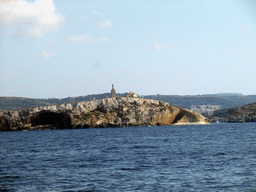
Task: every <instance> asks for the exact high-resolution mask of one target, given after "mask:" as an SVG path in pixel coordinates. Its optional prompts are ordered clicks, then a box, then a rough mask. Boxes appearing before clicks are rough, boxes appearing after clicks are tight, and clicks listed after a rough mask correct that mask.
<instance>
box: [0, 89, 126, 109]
mask: <svg viewBox="0 0 256 192" xmlns="http://www.w3.org/2000/svg"><path fill="white" fill-rule="evenodd" d="M116 95H117V96H119V97H122V96H125V95H128V93H119V94H116ZM106 97H110V93H102V94H95V95H87V96H79V97H67V98H49V99H32V98H25V97H0V111H4V110H13V109H21V108H26V107H38V106H46V105H52V104H63V103H71V102H77V101H89V100H93V99H103V98H106Z"/></svg>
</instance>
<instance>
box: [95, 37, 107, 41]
mask: <svg viewBox="0 0 256 192" xmlns="http://www.w3.org/2000/svg"><path fill="white" fill-rule="evenodd" d="M96 41H109V38H108V37H102V38H99V39H96Z"/></svg>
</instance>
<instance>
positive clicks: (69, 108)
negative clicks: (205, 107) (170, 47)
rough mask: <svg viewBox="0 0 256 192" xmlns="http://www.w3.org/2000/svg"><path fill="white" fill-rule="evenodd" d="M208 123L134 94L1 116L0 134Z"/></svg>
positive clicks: (44, 107) (43, 107)
mask: <svg viewBox="0 0 256 192" xmlns="http://www.w3.org/2000/svg"><path fill="white" fill-rule="evenodd" d="M209 123H210V122H209V120H208V119H207V118H205V117H204V116H202V115H200V114H198V113H196V112H194V111H190V110H188V109H183V108H178V107H175V106H172V105H170V104H168V103H166V102H163V101H158V100H153V99H144V98H140V97H138V95H137V94H135V93H133V92H130V93H129V95H127V96H125V97H114V98H105V99H101V100H91V101H81V102H76V103H66V104H61V105H49V106H40V107H33V108H25V109H20V110H13V111H4V112H1V113H0V130H1V131H15V130H41V129H67V128H94V127H128V126H148V125H150V126H154V125H179V124H209Z"/></svg>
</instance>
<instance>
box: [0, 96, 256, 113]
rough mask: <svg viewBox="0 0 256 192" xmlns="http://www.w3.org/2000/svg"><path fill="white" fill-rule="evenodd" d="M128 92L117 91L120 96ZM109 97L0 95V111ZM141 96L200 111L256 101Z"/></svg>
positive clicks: (249, 97)
mask: <svg viewBox="0 0 256 192" xmlns="http://www.w3.org/2000/svg"><path fill="white" fill-rule="evenodd" d="M125 95H128V93H119V94H118V93H117V96H119V97H122V96H125ZM106 97H110V93H103V94H95V95H87V96H79V97H67V98H61V99H59V98H50V99H32V98H23V97H0V111H3V110H13V109H20V108H26V107H37V106H45V105H51V104H62V103H70V102H77V101H88V100H93V99H103V98H106ZM143 98H147V99H155V100H161V101H165V102H167V103H169V104H171V105H174V106H177V107H183V108H188V109H193V110H194V109H195V111H198V112H200V113H202V112H205V111H203V108H205V110H206V111H213V110H216V109H223V108H232V107H239V106H242V105H246V104H249V103H255V102H256V95H247V96H246V95H242V94H241V93H220V94H209V95H185V96H180V95H146V96H143Z"/></svg>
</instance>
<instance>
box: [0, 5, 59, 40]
mask: <svg viewBox="0 0 256 192" xmlns="http://www.w3.org/2000/svg"><path fill="white" fill-rule="evenodd" d="M62 19H63V18H62V17H61V16H60V15H58V14H57V13H56V10H55V7H54V4H53V2H52V0H37V1H35V2H34V3H29V2H27V1H23V0H0V24H1V25H3V26H12V27H14V29H15V30H16V33H23V34H25V35H27V36H31V37H41V36H43V35H44V34H45V33H47V32H49V31H52V30H54V29H55V28H56V27H57V26H58V24H59V23H60V21H61V20H62Z"/></svg>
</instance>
